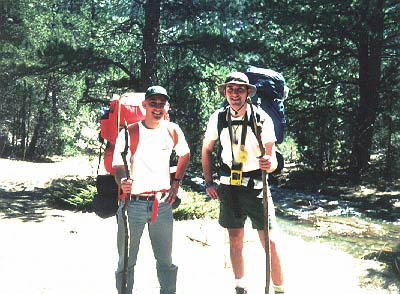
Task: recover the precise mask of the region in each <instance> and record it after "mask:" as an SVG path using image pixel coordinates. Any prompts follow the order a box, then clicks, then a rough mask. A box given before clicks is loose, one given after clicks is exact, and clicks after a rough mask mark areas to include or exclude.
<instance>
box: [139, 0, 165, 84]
mask: <svg viewBox="0 0 400 294" xmlns="http://www.w3.org/2000/svg"><path fill="white" fill-rule="evenodd" d="M160 8H161V4H160V0H147V1H146V3H145V5H144V19H145V23H144V28H143V53H142V62H141V83H142V88H143V89H142V90H143V91H145V90H146V89H147V88H148V87H149V86H152V85H156V84H157V83H158V80H157V53H158V50H157V43H158V38H159V35H160Z"/></svg>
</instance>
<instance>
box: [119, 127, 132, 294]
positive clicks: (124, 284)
mask: <svg viewBox="0 0 400 294" xmlns="http://www.w3.org/2000/svg"><path fill="white" fill-rule="evenodd" d="M124 130H125V148H124V151H122V152H121V156H122V160H123V162H124V167H125V175H126V178H127V179H129V178H130V177H129V169H128V163H127V161H126V155H127V154H128V128H127V126H126V123H125V124H124ZM127 203H128V201H127V199H126V197H125V199H124V207H123V209H122V220H123V223H124V231H125V246H124V274H123V276H122V294H126V292H127V284H128V245H129V231H128V218H127V215H126V214H127Z"/></svg>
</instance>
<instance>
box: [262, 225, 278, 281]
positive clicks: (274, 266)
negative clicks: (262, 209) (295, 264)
mask: <svg viewBox="0 0 400 294" xmlns="http://www.w3.org/2000/svg"><path fill="white" fill-rule="evenodd" d="M272 235H273V234H271V231H270V236H272ZM258 236H259V237H260V241H261V244H262V246H263V248H264V250H265V241H264V231H262V230H261V231H258ZM269 244H270V249H271V278H272V282H273V283H274V285H276V286H282V285H283V273H282V267H281V261H280V258H279V254H278V251H277V249H276V245H275V242H274V241H273V240H272V239H271V238H270V243H269Z"/></svg>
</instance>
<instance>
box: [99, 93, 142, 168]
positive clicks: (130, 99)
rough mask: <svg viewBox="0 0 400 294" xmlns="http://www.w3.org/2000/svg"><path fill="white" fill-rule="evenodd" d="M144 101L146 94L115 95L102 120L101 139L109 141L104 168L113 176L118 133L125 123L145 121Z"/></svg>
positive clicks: (105, 152)
mask: <svg viewBox="0 0 400 294" xmlns="http://www.w3.org/2000/svg"><path fill="white" fill-rule="evenodd" d="M143 100H144V93H125V94H123V95H121V96H118V95H114V97H113V99H112V100H111V102H110V105H109V108H108V109H106V110H105V113H104V114H103V116H102V117H101V119H100V137H101V138H102V139H104V140H106V141H107V147H106V149H105V150H104V167H105V169H106V171H107V172H108V173H110V174H112V175H113V174H114V172H113V170H112V159H113V153H114V147H115V141H116V139H117V136H118V133H119V131H120V130H121V129H122V127H123V126H124V123H125V122H126V123H127V124H133V123H136V122H138V121H141V120H143V119H144V117H145V112H144V110H143V108H142V102H143Z"/></svg>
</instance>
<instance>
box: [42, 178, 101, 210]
mask: <svg viewBox="0 0 400 294" xmlns="http://www.w3.org/2000/svg"><path fill="white" fill-rule="evenodd" d="M96 192H97V190H96V186H95V179H94V178H92V177H88V178H85V179H82V178H78V177H67V178H64V179H57V180H54V181H53V182H52V183H51V185H50V187H49V188H48V194H47V199H48V201H49V202H50V204H52V205H55V206H56V207H60V208H64V209H73V210H81V211H90V210H91V207H92V201H93V197H94V195H95V194H96Z"/></svg>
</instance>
